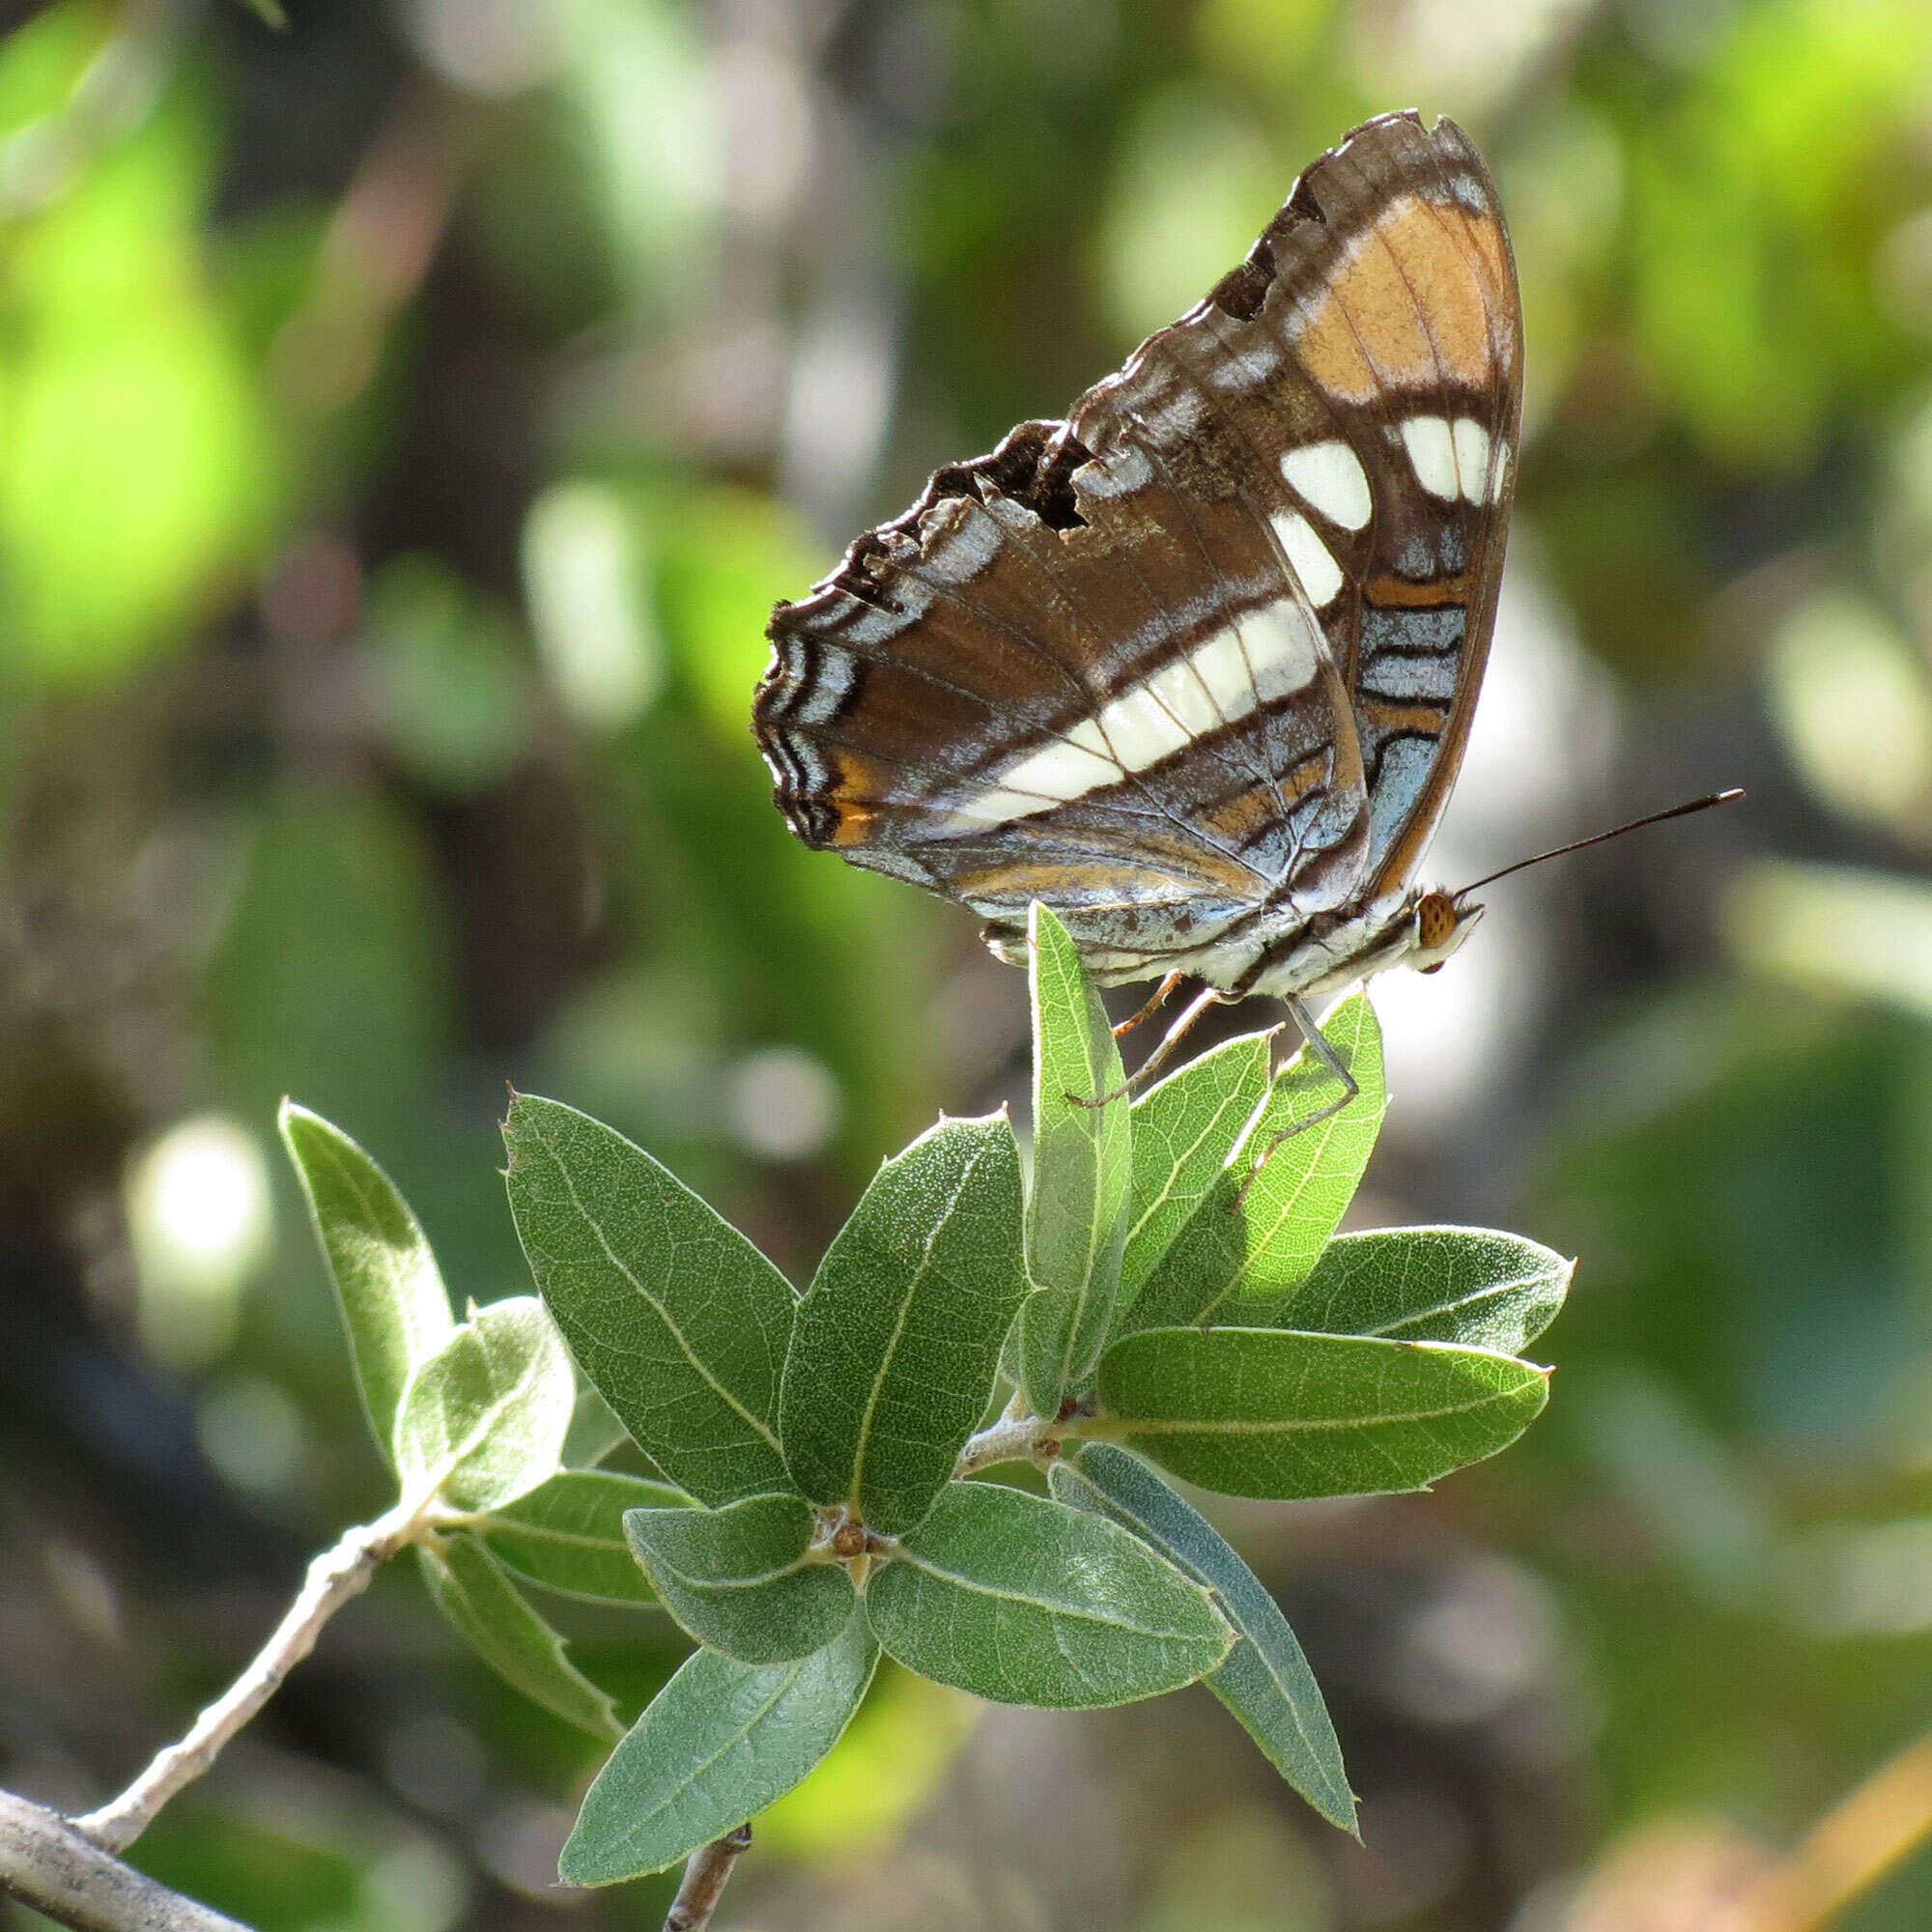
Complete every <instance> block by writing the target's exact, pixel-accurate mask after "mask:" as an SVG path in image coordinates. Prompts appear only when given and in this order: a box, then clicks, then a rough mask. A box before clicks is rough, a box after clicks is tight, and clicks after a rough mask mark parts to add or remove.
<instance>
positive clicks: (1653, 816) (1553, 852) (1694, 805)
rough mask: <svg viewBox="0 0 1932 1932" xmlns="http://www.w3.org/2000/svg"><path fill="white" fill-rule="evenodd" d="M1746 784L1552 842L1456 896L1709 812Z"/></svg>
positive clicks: (1739, 792) (1739, 795)
mask: <svg viewBox="0 0 1932 1932" xmlns="http://www.w3.org/2000/svg"><path fill="white" fill-rule="evenodd" d="M1744 795H1745V793H1744V787H1743V786H1742V785H1733V786H1732V787H1731V788H1730V790H1729V791H1714V792H1713V793H1711V795H1710V796H1709V797H1708V798H1693V799H1690V800H1689V801H1688V802H1687V803H1686V804H1683V805H1673V806H1672V807H1671V808H1670V809H1669V810H1667V811H1652V812H1647V813H1645V815H1644V816H1643V817H1641V818H1633V819H1632V820H1631V821H1630V823H1629V824H1628V825H1613V826H1611V827H1610V829H1609V830H1608V831H1607V832H1593V833H1592V834H1591V835H1590V836H1589V838H1573V839H1572V840H1571V841H1570V843H1569V844H1567V845H1553V846H1551V847H1550V849H1549V850H1548V852H1539V853H1538V854H1537V855H1536V857H1535V858H1533V859H1519V860H1518V861H1517V862H1516V864H1515V865H1514V866H1505V867H1503V868H1502V870H1501V871H1500V872H1492V873H1491V874H1490V875H1489V877H1488V878H1486V879H1478V880H1477V881H1476V883H1475V884H1474V885H1473V886H1464V887H1463V889H1462V891H1461V892H1459V893H1458V894H1457V895H1456V897H1457V899H1458V900H1459V901H1461V900H1463V899H1465V898H1467V897H1468V896H1469V895H1470V894H1471V893H1477V892H1481V891H1482V889H1483V888H1484V887H1485V886H1492V885H1494V884H1495V882H1496V881H1497V880H1498V879H1506V878H1508V877H1509V875H1510V874H1511V873H1512V872H1520V871H1521V870H1522V869H1523V868H1524V867H1528V866H1540V865H1542V864H1543V862H1544V860H1546V859H1560V858H1562V857H1563V855H1564V854H1565V853H1566V852H1580V851H1582V850H1583V848H1584V847H1585V846H1587V845H1601V844H1603V843H1604V841H1605V839H1607V838H1622V837H1623V836H1624V834H1625V833H1626V832H1641V831H1642V830H1643V828H1644V827H1645V826H1646V825H1662V823H1663V821H1664V820H1665V819H1666V818H1688V817H1690V814H1691V813H1692V812H1693V811H1709V810H1710V809H1711V808H1712V807H1713V806H1714V805H1729V804H1730V802H1731V801H1732V799H1734V798H1742V797H1744Z"/></svg>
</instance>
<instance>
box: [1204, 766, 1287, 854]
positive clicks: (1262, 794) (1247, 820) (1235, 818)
mask: <svg viewBox="0 0 1932 1932" xmlns="http://www.w3.org/2000/svg"><path fill="white" fill-rule="evenodd" d="M1283 788H1284V790H1287V791H1289V795H1290V796H1293V790H1292V788H1291V787H1290V786H1289V785H1288V781H1283ZM1280 797H1281V795H1280V793H1277V792H1276V790H1275V788H1274V786H1273V785H1271V784H1269V785H1256V786H1254V787H1253V788H1252V789H1251V790H1248V791H1244V792H1240V793H1238V794H1236V796H1235V797H1234V798H1231V799H1229V800H1227V801H1226V802H1225V803H1224V804H1221V805H1217V806H1215V807H1214V808H1213V810H1210V811H1204V812H1203V813H1202V814H1201V823H1202V825H1203V827H1204V828H1205V829H1207V830H1208V831H1209V832H1212V833H1213V834H1214V835H1215V836H1216V837H1217V838H1231V839H1233V840H1235V842H1236V844H1238V843H1239V842H1240V841H1241V840H1242V839H1244V838H1249V837H1250V836H1251V835H1252V834H1254V833H1257V832H1259V831H1260V830H1261V829H1262V828H1263V826H1264V825H1266V824H1268V823H1269V822H1270V821H1271V820H1272V819H1273V818H1274V817H1275V815H1276V813H1277V812H1278V811H1279V810H1280V809H1281V808H1280Z"/></svg>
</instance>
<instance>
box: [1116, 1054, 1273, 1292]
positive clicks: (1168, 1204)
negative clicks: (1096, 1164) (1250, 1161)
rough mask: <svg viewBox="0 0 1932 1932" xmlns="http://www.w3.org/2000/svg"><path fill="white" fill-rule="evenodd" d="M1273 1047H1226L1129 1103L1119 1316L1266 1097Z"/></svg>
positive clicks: (1223, 1166) (1188, 1217) (1172, 1241)
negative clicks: (1130, 1161) (1130, 1164)
mask: <svg viewBox="0 0 1932 1932" xmlns="http://www.w3.org/2000/svg"><path fill="white" fill-rule="evenodd" d="M1273 1041H1274V1035H1273V1034H1271V1033H1252V1034H1244V1035H1243V1036H1242V1037H1240V1038H1239V1039H1231V1040H1227V1041H1224V1042H1223V1043H1222V1044H1221V1045H1219V1046H1217V1047H1215V1048H1214V1049H1213V1050H1212V1051H1211V1052H1208V1053H1204V1054H1202V1055H1201V1057H1200V1058H1199V1059H1198V1060H1190V1061H1189V1062H1188V1063H1187V1065H1185V1066H1183V1067H1182V1068H1181V1069H1180V1071H1179V1072H1178V1073H1171V1074H1169V1075H1168V1077H1167V1078H1166V1079H1165V1080H1163V1081H1162V1082H1161V1083H1160V1084H1159V1085H1158V1086H1157V1087H1151V1088H1149V1089H1148V1091H1147V1092H1146V1093H1145V1094H1142V1095H1141V1097H1140V1098H1139V1099H1138V1100H1136V1101H1135V1102H1134V1105H1133V1114H1132V1121H1133V1138H1134V1191H1133V1198H1132V1206H1131V1208H1129V1210H1128V1217H1127V1246H1126V1252H1125V1254H1124V1255H1123V1256H1122V1259H1121V1306H1122V1311H1124V1310H1126V1309H1128V1308H1130V1307H1131V1306H1132V1305H1133V1302H1134V1299H1135V1297H1136V1296H1137V1295H1138V1294H1139V1293H1140V1292H1141V1290H1142V1288H1143V1287H1145V1286H1146V1284H1147V1279H1148V1276H1149V1275H1151V1273H1152V1272H1153V1270H1154V1266H1155V1264H1157V1263H1158V1262H1159V1261H1160V1259H1161V1257H1162V1256H1163V1255H1165V1254H1166V1253H1167V1251H1168V1250H1169V1249H1170V1248H1171V1247H1173V1245H1174V1244H1175V1242H1176V1241H1178V1240H1179V1238H1180V1236H1181V1234H1182V1232H1183V1231H1184V1230H1185V1229H1186V1227H1187V1224H1188V1223H1189V1222H1190V1221H1191V1220H1193V1218H1194V1216H1195V1215H1196V1213H1198V1212H1199V1211H1200V1209H1201V1208H1202V1206H1203V1204H1204V1203H1205V1202H1206V1201H1207V1199H1208V1194H1209V1193H1210V1192H1211V1191H1212V1189H1213V1186H1214V1183H1215V1182H1216V1181H1217V1180H1219V1179H1220V1178H1221V1176H1222V1174H1223V1172H1224V1171H1225V1170H1226V1169H1227V1167H1228V1164H1229V1162H1230V1161H1231V1160H1232V1159H1233V1158H1234V1153H1235V1150H1236V1147H1237V1146H1239V1145H1240V1143H1241V1141H1242V1139H1243V1137H1244V1135H1245V1132H1246V1128H1247V1124H1248V1122H1250V1121H1251V1120H1253V1119H1254V1116H1255V1110H1256V1109H1257V1108H1258V1107H1259V1106H1260V1105H1261V1103H1262V1095H1263V1094H1264V1093H1266V1091H1267V1081H1268V1055H1269V1052H1270V1050H1271V1048H1272V1045H1273ZM1241 1172H1243V1173H1245V1172H1246V1170H1245V1169H1242V1170H1241Z"/></svg>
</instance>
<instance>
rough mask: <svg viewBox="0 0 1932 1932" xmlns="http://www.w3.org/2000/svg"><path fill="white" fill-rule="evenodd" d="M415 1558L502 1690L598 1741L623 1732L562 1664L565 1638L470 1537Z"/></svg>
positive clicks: (423, 1548) (600, 1700) (604, 1703)
mask: <svg viewBox="0 0 1932 1932" xmlns="http://www.w3.org/2000/svg"><path fill="white" fill-rule="evenodd" d="M416 1553H417V1554H418V1555H419V1556H420V1557H421V1559H422V1572H423V1581H424V1582H425V1583H427V1584H428V1585H429V1593H430V1596H431V1598H432V1599H433V1600H434V1601H435V1604H436V1606H437V1608H438V1609H440V1611H441V1612H442V1613H443V1615H444V1616H446V1617H447V1618H448V1619H449V1621H450V1622H451V1623H452V1624H454V1625H455V1626H456V1628H457V1630H458V1631H459V1632H461V1633H462V1634H463V1637H464V1639H465V1641H466V1642H468V1643H469V1646H470V1647H471V1648H472V1649H473V1650H474V1651H475V1652H476V1654H477V1656H478V1657H480V1658H481V1659H482V1660H483V1662H485V1663H487V1664H488V1665H489V1666H490V1668H491V1669H492V1670H494V1671H495V1672H496V1673H497V1676H499V1677H500V1678H502V1679H503V1681H504V1682H505V1683H506V1684H510V1685H513V1686H514V1687H515V1688H516V1689H517V1690H521V1691H522V1692H523V1693H524V1695H525V1696H526V1697H527V1698H529V1699H530V1700H531V1701H532V1702H533V1703H537V1704H541V1705H542V1706H543V1707H544V1709H545V1710H547V1711H554V1712H555V1713H556V1715H557V1716H558V1717H559V1718H562V1719H565V1721H566V1722H569V1723H573V1724H581V1725H582V1727H583V1729H585V1730H586V1731H595V1732H596V1733H597V1734H598V1736H599V1737H605V1738H614V1737H616V1736H617V1735H618V1734H619V1733H620V1732H621V1731H622V1730H623V1728H624V1727H623V1725H622V1724H620V1723H619V1722H618V1721H617V1714H616V1712H615V1711H614V1710H613V1709H612V1708H611V1700H610V1698H609V1697H607V1696H606V1695H605V1694H604V1692H603V1691H601V1690H598V1688H597V1687H596V1685H594V1684H593V1683H591V1681H590V1680H589V1679H588V1678H587V1677H585V1676H583V1675H582V1674H581V1673H580V1672H579V1671H578V1670H577V1669H576V1668H575V1667H574V1666H573V1665H572V1664H571V1663H570V1662H568V1661H567V1660H566V1659H565V1657H564V1654H563V1653H564V1639H563V1638H562V1637H560V1636H559V1635H557V1634H556V1632H555V1631H554V1630H552V1629H551V1627H550V1626H549V1625H548V1624H547V1623H545V1622H544V1620H543V1619H542V1618H541V1617H540V1616H538V1615H537V1613H536V1612H535V1611H534V1610H533V1609H531V1608H530V1606H529V1605H528V1604H526V1602H525V1601H524V1599H523V1596H522V1595H521V1593H520V1592H519V1591H518V1589H517V1587H516V1585H515V1584H513V1583H512V1582H511V1581H510V1579H509V1577H506V1576H505V1575H504V1574H503V1569H502V1566H501V1565H500V1564H499V1563H498V1562H497V1559H496V1558H495V1557H494V1556H492V1555H491V1554H490V1552H489V1551H488V1550H487V1549H485V1548H483V1546H482V1545H481V1544H480V1543H478V1542H477V1541H476V1540H475V1538H474V1537H470V1536H464V1535H456V1536H444V1537H439V1538H438V1539H437V1542H436V1544H435V1546H434V1547H432V1546H430V1545H429V1544H426V1543H419V1544H417V1546H416Z"/></svg>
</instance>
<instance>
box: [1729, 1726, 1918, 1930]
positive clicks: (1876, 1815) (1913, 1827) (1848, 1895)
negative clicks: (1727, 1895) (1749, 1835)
mask: <svg viewBox="0 0 1932 1932" xmlns="http://www.w3.org/2000/svg"><path fill="white" fill-rule="evenodd" d="M1928 1833H1932V1734H1928V1735H1927V1736H1925V1737H1921V1738H1920V1739H1918V1742H1917V1743H1916V1744H1912V1745H1908V1746H1907V1747H1905V1749H1904V1750H1902V1751H1900V1752H1899V1754H1898V1755H1897V1756H1896V1757H1894V1758H1892V1759H1891V1760H1890V1761H1889V1763H1887V1764H1883V1765H1881V1766H1880V1767H1879V1768H1878V1770H1877V1771H1875V1772H1873V1773H1872V1775H1871V1776H1869V1777H1868V1778H1866V1779H1865V1780H1864V1782H1863V1783H1862V1784H1861V1785H1859V1786H1857V1787H1856V1788H1855V1789H1854V1790H1852V1791H1851V1792H1849V1793H1847V1794H1846V1796H1845V1797H1843V1798H1842V1799H1840V1800H1839V1801H1838V1803H1837V1804H1834V1805H1833V1807H1832V1809H1831V1810H1830V1811H1828V1812H1827V1813H1826V1814H1825V1815H1824V1817H1822V1818H1821V1819H1819V1821H1818V1822H1817V1823H1816V1824H1815V1825H1813V1826H1812V1828H1811V1829H1810V1831H1808V1832H1807V1833H1805V1834H1804V1837H1803V1838H1801V1839H1800V1840H1799V1841H1798V1843H1797V1844H1796V1845H1795V1846H1794V1847H1793V1848H1792V1850H1791V1852H1790V1853H1789V1855H1788V1856H1786V1857H1785V1858H1783V1859H1780V1860H1779V1861H1777V1862H1776V1864H1775V1865H1773V1866H1772V1868H1771V1869H1770V1870H1769V1871H1768V1872H1766V1873H1765V1874H1764V1876H1763V1877H1762V1878H1760V1879H1759V1880H1758V1881H1757V1883H1756V1884H1754V1885H1753V1886H1752V1887H1751V1888H1750V1889H1749V1890H1748V1891H1747V1892H1746V1893H1745V1895H1744V1896H1743V1897H1742V1898H1741V1899H1740V1900H1739V1901H1738V1904H1737V1908H1736V1913H1735V1920H1734V1922H1735V1924H1736V1926H1737V1927H1738V1932H1816V1928H1818V1927H1821V1926H1824V1925H1826V1924H1828V1923H1830V1921H1831V1920H1832V1919H1833V1918H1836V1917H1837V1915H1838V1914H1839V1913H1840V1912H1842V1911H1843V1910H1844V1909H1845V1907H1846V1906H1847V1905H1849V1904H1850V1903H1851V1901H1852V1900H1853V1899H1855V1898H1857V1897H1859V1896H1860V1895H1861V1893H1863V1892H1865V1891H1868V1890H1870V1889H1871V1888H1872V1887H1873V1886H1874V1885H1876V1884H1877V1883H1878V1881H1879V1880H1880V1879H1882V1878H1883V1877H1884V1876H1885V1875H1886V1873H1887V1872H1889V1871H1890V1870H1891V1869H1892V1868H1893V1867H1894V1866H1895V1865H1897V1864H1898V1863H1899V1862H1900V1861H1902V1860H1903V1859H1905V1857H1906V1856H1907V1855H1908V1854H1909V1853H1911V1852H1913V1851H1915V1850H1916V1849H1917V1848H1918V1845H1919V1844H1920V1843H1922V1842H1923V1840H1924V1839H1925V1837H1926V1835H1927V1834H1928Z"/></svg>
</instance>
